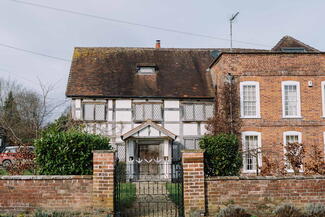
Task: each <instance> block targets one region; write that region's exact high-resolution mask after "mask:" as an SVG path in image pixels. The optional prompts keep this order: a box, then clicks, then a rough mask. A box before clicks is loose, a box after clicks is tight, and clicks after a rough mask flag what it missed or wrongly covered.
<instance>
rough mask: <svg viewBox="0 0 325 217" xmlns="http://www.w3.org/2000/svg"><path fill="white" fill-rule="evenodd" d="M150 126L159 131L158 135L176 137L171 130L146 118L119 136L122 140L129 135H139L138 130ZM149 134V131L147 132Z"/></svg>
mask: <svg viewBox="0 0 325 217" xmlns="http://www.w3.org/2000/svg"><path fill="white" fill-rule="evenodd" d="M150 127H153V128H154V129H156V130H157V131H159V132H160V136H158V137H164V136H167V137H169V138H171V139H173V140H175V139H176V137H177V136H176V135H175V134H173V133H172V132H170V131H169V130H167V129H165V128H163V127H161V126H159V125H158V124H156V123H155V122H153V121H152V120H147V121H146V122H144V123H142V124H141V125H139V126H137V127H136V128H133V129H132V130H130V131H129V132H127V133H125V134H123V135H122V136H121V138H122V140H126V139H128V138H129V137H131V136H135V135H136V137H139V136H141V135H140V132H141V131H143V130H144V129H146V128H150ZM149 134H150V132H149Z"/></svg>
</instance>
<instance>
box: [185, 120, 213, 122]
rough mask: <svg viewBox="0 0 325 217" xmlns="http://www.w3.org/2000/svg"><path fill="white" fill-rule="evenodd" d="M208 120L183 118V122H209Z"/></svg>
mask: <svg viewBox="0 0 325 217" xmlns="http://www.w3.org/2000/svg"><path fill="white" fill-rule="evenodd" d="M207 121H208V120H182V122H207Z"/></svg>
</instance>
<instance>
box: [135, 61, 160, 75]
mask: <svg viewBox="0 0 325 217" xmlns="http://www.w3.org/2000/svg"><path fill="white" fill-rule="evenodd" d="M156 72H157V66H156V64H152V63H141V64H137V73H138V74H139V75H154V74H156Z"/></svg>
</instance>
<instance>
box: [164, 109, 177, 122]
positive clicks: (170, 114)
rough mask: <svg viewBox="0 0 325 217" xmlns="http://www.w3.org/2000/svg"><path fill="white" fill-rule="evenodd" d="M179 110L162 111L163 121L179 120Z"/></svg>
mask: <svg viewBox="0 0 325 217" xmlns="http://www.w3.org/2000/svg"><path fill="white" fill-rule="evenodd" d="M179 115H180V114H179V111H164V120H165V121H179Z"/></svg>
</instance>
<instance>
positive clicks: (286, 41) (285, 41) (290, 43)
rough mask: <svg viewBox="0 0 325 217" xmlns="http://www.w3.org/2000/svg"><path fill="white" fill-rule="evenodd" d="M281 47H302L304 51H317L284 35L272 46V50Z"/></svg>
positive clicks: (278, 49)
mask: <svg viewBox="0 0 325 217" xmlns="http://www.w3.org/2000/svg"><path fill="white" fill-rule="evenodd" d="M283 48H304V49H305V50H306V52H319V50H317V49H316V48H313V47H311V46H309V45H307V44H305V43H303V42H301V41H299V40H297V39H295V38H293V37H291V36H288V35H287V36H284V37H283V38H282V39H281V40H280V41H279V42H278V43H277V44H276V45H275V46H274V47H273V48H272V51H282V49H283Z"/></svg>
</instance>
